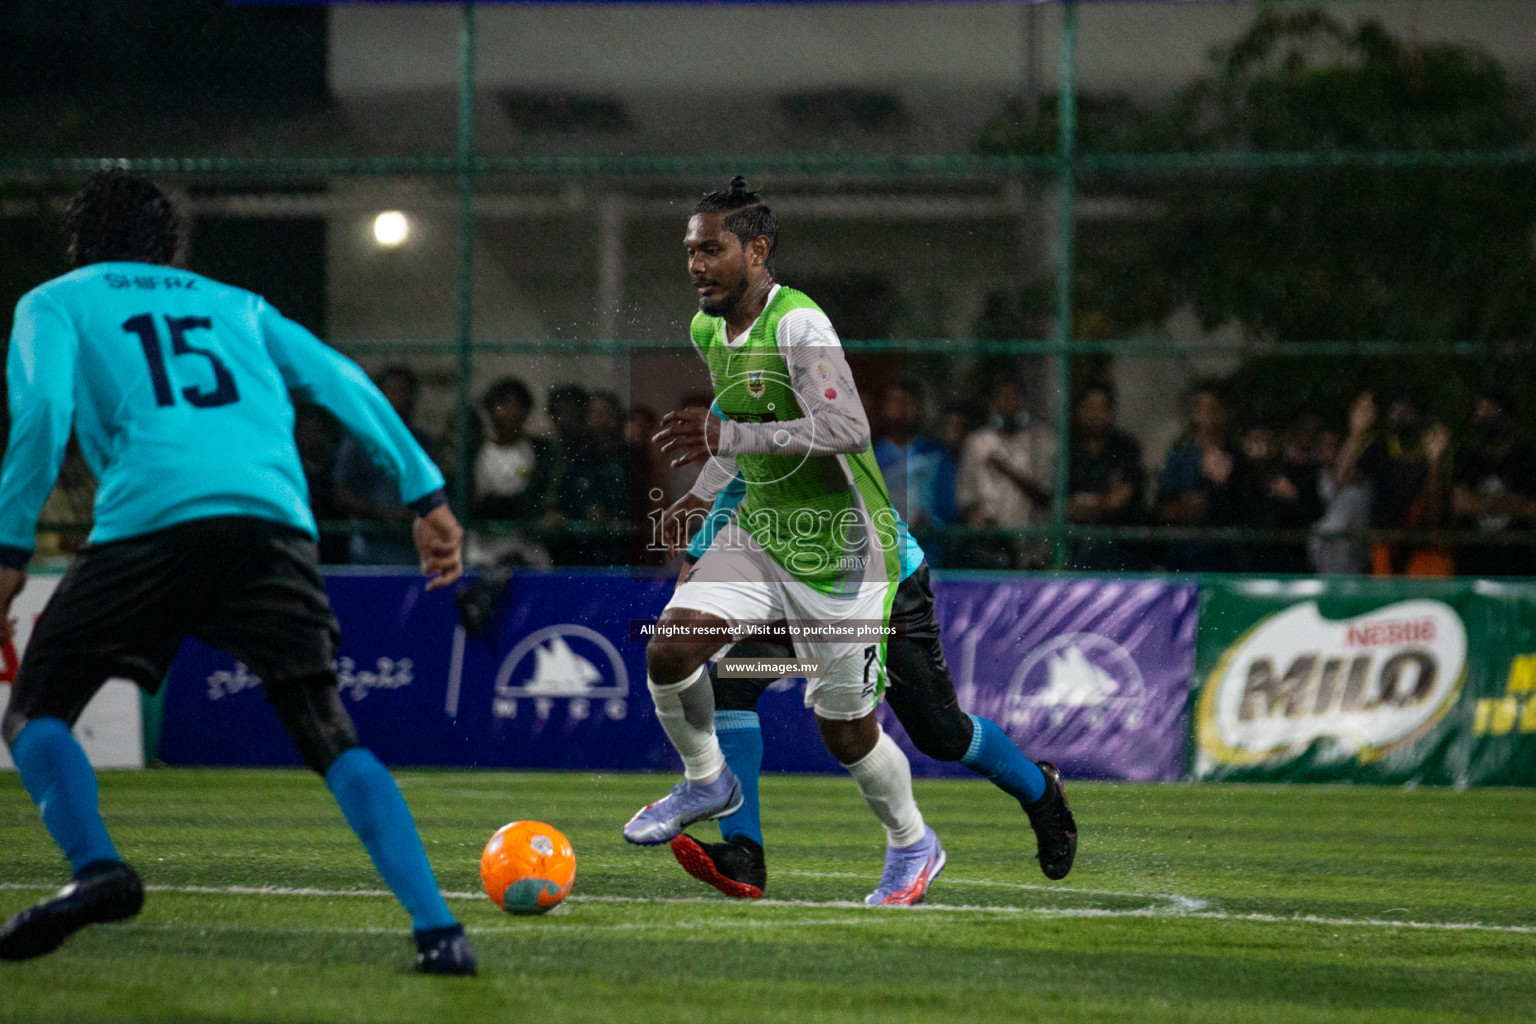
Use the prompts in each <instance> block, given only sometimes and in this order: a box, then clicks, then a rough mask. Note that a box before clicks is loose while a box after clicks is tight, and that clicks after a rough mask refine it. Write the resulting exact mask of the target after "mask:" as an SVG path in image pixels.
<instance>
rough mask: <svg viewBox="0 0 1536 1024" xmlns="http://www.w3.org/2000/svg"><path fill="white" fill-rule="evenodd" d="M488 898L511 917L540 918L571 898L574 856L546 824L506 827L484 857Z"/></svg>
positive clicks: (482, 876) (518, 823)
mask: <svg viewBox="0 0 1536 1024" xmlns="http://www.w3.org/2000/svg"><path fill="white" fill-rule="evenodd" d="M480 881H481V882H483V883H484V884H485V893H486V895H487V896H489V897H490V898H491V899H492V901H494V902H495V904H496V905H497V906H498V907H501V908H502V909H503V910H505V911H506V912H507V913H509V914H542V913H544V912H546V911H547V910H549V909H550V908H551V907H553V906H555V905H557V904H558V903H559V902H560V901H561V900H563V899H565V897H566V896H568V895H569V894H570V891H571V883H572V882H574V881H576V851H575V850H573V849H571V841H570V840H569V839H567V838H565V835H564V834H563V833H561V831H560V830H559V829H557V828H554V827H553V826H551V825H546V824H544V823H543V822H542V821H514V822H512V823H511V824H510V825H503V826H502V827H501V828H499V829H497V830H496V834H495V835H493V836H491V841H490V842H488V843H486V844H485V852H484V853H482V854H481V855H480Z"/></svg>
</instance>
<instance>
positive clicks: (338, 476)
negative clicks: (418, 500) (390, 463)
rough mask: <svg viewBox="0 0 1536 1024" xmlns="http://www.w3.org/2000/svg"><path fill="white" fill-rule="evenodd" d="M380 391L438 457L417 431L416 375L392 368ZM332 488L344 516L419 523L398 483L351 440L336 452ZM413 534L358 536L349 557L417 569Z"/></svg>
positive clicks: (352, 540)
mask: <svg viewBox="0 0 1536 1024" xmlns="http://www.w3.org/2000/svg"><path fill="white" fill-rule="evenodd" d="M379 390H380V391H382V392H383V393H384V397H385V398H386V399H388V400H389V404H390V405H391V406H392V407H393V408H394V410H395V412H396V413H398V414H399V416H400V419H401V420H403V421H404V422H405V425H406V426H407V427H410V430H411V434H412V436H414V437H415V438H416V441H417V443H419V444H420V445H421V446H422V448H424V449H426V451H427V453H428V454H429V455H433V454H435V453H434V451H433V449H434V447H435V445H434V443H433V441H432V439H431V438H430V437H428V436H427V435H426V434H425V433H423V432H422V431H420V430H417V429H416V427H415V426H413V425H412V424H413V421H414V420H415V418H416V400H417V398H418V396H419V395H420V393H421V383H420V381H419V380H418V379H417V377H416V374H415V372H414V371H412V370H411V368H410V367H408V366H403V365H396V366H391V367H389V368H388V369H386V370H384V371H383V372H382V373H381V374H379ZM332 485H333V488H334V490H333V492H332V493H333V496H334V498H335V501H336V507H337V509H338V511H339V512H340V513H341V514H342V515H345V516H350V517H352V518H354V519H371V520H374V521H376V522H380V523H398V524H402V525H403V524H408V523H410V522H412V521H413V520H414V519H415V513H413V512H412V511H411V510H410V509H409V508H406V507H405V506H404V505H402V504H401V503H400V488H399V486H398V485H397V484H396V483H395V480H394V478H393V477H391V476H390V475H389V474H388V473H387V472H385V471H384V470H383V469H380V468H379V467H378V466H376V465H375V464H374V462H373V459H371V458H370V457H369V456H368V452H367V450H366V449H364V448H363V446H362V445H361V444H360V443H359V442H358V441H357V439H356V438H354V437H353V436H352V435H351V434H347V435H346V436H345V437H343V438H342V439H341V443H340V444H338V445H337V446H336V462H335V464H334V468H333V470H332ZM409 534H410V531H409V530H407V529H403V528H402V529H399V530H396V531H392V532H373V533H369V532H365V531H359V532H355V533H353V534H352V535H351V537H350V538H349V539H348V555H349V557H350V560H351V561H352V562H354V563H357V564H360V565H415V564H416V560H417V557H416V546H415V545H414V544H413V543H412V542H411V539H410V535H409Z"/></svg>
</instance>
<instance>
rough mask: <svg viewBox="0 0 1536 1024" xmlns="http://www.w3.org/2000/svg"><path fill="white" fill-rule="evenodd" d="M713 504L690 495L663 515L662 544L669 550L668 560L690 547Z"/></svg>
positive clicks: (677, 501)
mask: <svg viewBox="0 0 1536 1024" xmlns="http://www.w3.org/2000/svg"><path fill="white" fill-rule="evenodd" d="M711 504H713V502H708V501H705V500H704V499H703V498H701V497H699V496H698V495H696V494H691V493H690V494H685V495H683V496H682V497H681V498H678V499H677V500H676V501H674V502H673V503H672V504H671V505H669V506H668V507H667V510H666V511H665V512H663V513H662V514H661V543H662V544H663V545H665V547H666V549H667V557H668V558H671V557H673V556H674V555H676V554H677V553H678V552H679V551H681V550H682V549H683V548H685V547H687V546H688V542H689V541H690V540H692V539H693V535H694V534H695V533H696V532H698V529H699V527H701V526H703V525H704V518H705V516H706V515H708V513H709V506H710V505H711Z"/></svg>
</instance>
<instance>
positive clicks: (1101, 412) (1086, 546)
mask: <svg viewBox="0 0 1536 1024" xmlns="http://www.w3.org/2000/svg"><path fill="white" fill-rule="evenodd" d="M1115 404H1116V403H1115V389H1114V385H1113V384H1110V383H1109V382H1108V381H1093V382H1090V383H1089V384H1087V385H1085V386H1084V387H1083V389H1082V390H1081V391H1080V392H1078V395H1077V401H1075V402H1073V403H1072V435H1071V437H1072V453H1071V454H1072V461H1071V468H1070V471H1069V472H1068V475H1067V481H1068V483H1067V489H1068V497H1067V521H1068V522H1071V523H1080V524H1084V525H1089V526H1130V525H1134V524H1135V523H1136V522H1137V521H1138V520H1139V519H1140V518H1141V514H1142V502H1143V495H1144V494H1145V491H1146V482H1145V478H1144V474H1143V472H1142V467H1141V445H1140V444H1138V443H1137V442H1136V439H1135V438H1134V437H1132V436H1131V435H1129V434H1127V433H1125V432H1124V431H1121V430H1117V429H1115ZM1140 562H1141V557H1140V554H1139V551H1138V549H1137V547H1136V545H1134V544H1128V543H1126V542H1125V541H1107V540H1085V541H1076V542H1074V543H1073V545H1072V551H1071V567H1072V568H1074V569H1088V570H1099V571H1113V570H1126V569H1133V568H1139V567H1140Z"/></svg>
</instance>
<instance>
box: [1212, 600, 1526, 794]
mask: <svg viewBox="0 0 1536 1024" xmlns="http://www.w3.org/2000/svg"><path fill="white" fill-rule="evenodd" d="M1532 651H1536V587H1532V586H1531V585H1528V584H1499V583H1489V582H1485V581H1472V580H1465V581H1458V580H1444V581H1430V580H1403V579H1336V580H1334V579H1330V580H1292V581H1281V580H1265V579H1246V580H1238V579H1230V580H1212V581H1209V582H1207V583H1206V584H1205V585H1204V587H1203V596H1202V608H1201V614H1200V640H1199V659H1198V676H1199V693H1198V697H1197V699H1196V707H1195V722H1194V731H1193V763H1192V774H1193V776H1194V777H1195V778H1198V779H1243V780H1284V781H1328V782H1382V783H1402V782H1424V783H1440V784H1456V785H1476V784H1489V783H1517V782H1523V783H1526V784H1530V783H1532V782H1536V772H1533V771H1532V768H1533V763H1536V762H1533V756H1536V712H1530V713H1529V718H1530V721H1529V722H1527V721H1526V719H1527V711H1526V708H1527V705H1528V704H1530V703H1531V699H1530V698H1531V697H1532V696H1536V686H1533V680H1532V679H1531V678H1530V676H1531V672H1530V669H1529V668H1527V666H1532V665H1533V661H1528V660H1527V658H1528V657H1529V655H1530V653H1531V652H1532ZM1527 725H1529V728H1528V729H1527V728H1526V726H1527Z"/></svg>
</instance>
